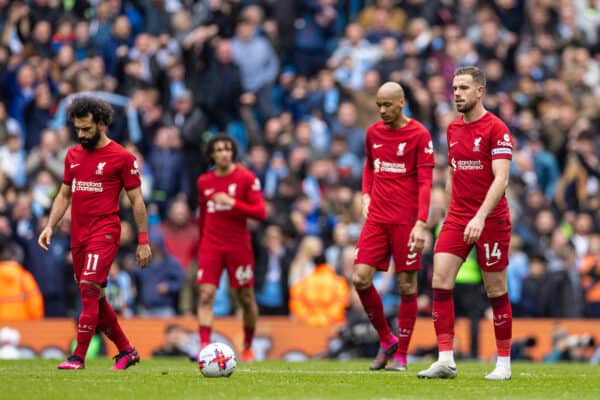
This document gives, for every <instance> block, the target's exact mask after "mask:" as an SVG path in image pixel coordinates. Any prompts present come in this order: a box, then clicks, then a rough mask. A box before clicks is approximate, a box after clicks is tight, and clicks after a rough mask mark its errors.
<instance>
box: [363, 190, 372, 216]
mask: <svg viewBox="0 0 600 400" xmlns="http://www.w3.org/2000/svg"><path fill="white" fill-rule="evenodd" d="M369 204H371V196H370V195H368V194H363V197H362V215H363V217H364V218H365V219H367V215H369Z"/></svg>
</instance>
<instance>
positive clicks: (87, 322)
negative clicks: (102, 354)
mask: <svg viewBox="0 0 600 400" xmlns="http://www.w3.org/2000/svg"><path fill="white" fill-rule="evenodd" d="M79 293H80V294H81V314H80V315H79V323H78V324H77V346H76V347H75V351H74V352H73V355H75V356H77V357H79V358H81V359H82V360H85V355H86V353H87V350H88V347H89V345H90V341H91V340H92V337H93V336H94V333H96V325H97V324H98V312H99V311H98V308H99V304H98V297H99V296H100V288H98V287H96V286H94V285H91V284H87V283H83V284H80V285H79Z"/></svg>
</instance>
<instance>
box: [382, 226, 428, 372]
mask: <svg viewBox="0 0 600 400" xmlns="http://www.w3.org/2000/svg"><path fill="white" fill-rule="evenodd" d="M391 229H392V232H391V233H392V234H391V235H390V246H391V248H392V249H393V256H394V265H395V268H396V282H397V285H398V288H399V290H400V297H401V302H400V306H399V307H398V350H397V351H396V353H395V354H394V357H393V360H392V364H391V365H390V366H389V367H388V368H386V369H387V370H388V371H406V354H407V352H408V345H409V343H410V338H411V336H412V333H413V330H414V327H415V321H416V320H417V295H418V285H417V271H419V270H420V269H421V252H416V251H410V248H409V243H408V242H409V238H410V231H411V229H412V226H410V225H408V224H406V225H400V224H399V225H393V226H392V227H391Z"/></svg>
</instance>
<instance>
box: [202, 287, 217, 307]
mask: <svg viewBox="0 0 600 400" xmlns="http://www.w3.org/2000/svg"><path fill="white" fill-rule="evenodd" d="M214 301H215V290H210V289H200V294H199V296H198V303H199V305H201V306H210V305H212V304H213V303H214Z"/></svg>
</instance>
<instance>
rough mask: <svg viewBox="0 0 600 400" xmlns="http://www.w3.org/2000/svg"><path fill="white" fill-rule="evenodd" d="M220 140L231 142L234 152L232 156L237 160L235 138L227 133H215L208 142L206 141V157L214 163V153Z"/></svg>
mask: <svg viewBox="0 0 600 400" xmlns="http://www.w3.org/2000/svg"><path fill="white" fill-rule="evenodd" d="M218 142H225V143H229V145H230V146H231V151H232V152H233V155H232V157H231V158H232V159H233V161H235V159H236V157H237V154H238V150H237V145H236V144H235V140H233V138H232V137H231V136H229V135H227V134H225V133H219V134H217V135H214V136H213V137H211V138H210V140H209V141H208V143H206V148H205V155H206V158H207V159H208V161H209V162H210V163H211V164H214V160H213V158H212V155H213V153H214V152H215V145H216V144H217V143H218Z"/></svg>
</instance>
